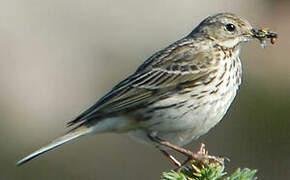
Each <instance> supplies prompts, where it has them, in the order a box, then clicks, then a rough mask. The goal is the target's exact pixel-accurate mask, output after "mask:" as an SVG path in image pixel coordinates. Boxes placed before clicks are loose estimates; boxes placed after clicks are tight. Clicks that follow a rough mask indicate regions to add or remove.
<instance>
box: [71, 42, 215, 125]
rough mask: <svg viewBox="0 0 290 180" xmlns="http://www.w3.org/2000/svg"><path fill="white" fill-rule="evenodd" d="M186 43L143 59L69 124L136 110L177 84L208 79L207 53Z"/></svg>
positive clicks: (175, 44) (173, 45)
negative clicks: (129, 73)
mask: <svg viewBox="0 0 290 180" xmlns="http://www.w3.org/2000/svg"><path fill="white" fill-rule="evenodd" d="M185 40H186V39H182V40H181V41H177V42H176V43H174V44H172V45H171V46H169V47H167V48H166V49H164V50H162V51H160V52H158V53H156V54H155V55H153V56H152V57H151V58H149V59H148V60H146V61H145V62H144V63H143V64H142V65H141V66H140V67H139V68H138V69H137V71H136V72H135V73H134V74H132V75H131V76H129V77H128V78H127V79H125V80H124V81H122V82H120V83H119V84H118V85H117V86H115V87H114V88H113V89H112V90H111V91H110V92H109V93H108V94H107V95H105V96H104V97H103V98H101V99H100V100H99V101H98V102H97V103H96V104H94V105H93V106H92V107H90V108H89V109H88V110H86V111H85V112H83V113H82V114H81V115H79V116H78V117H77V118H76V119H74V120H73V121H71V122H69V123H68V125H69V126H70V125H75V124H76V123H79V122H84V121H86V120H90V119H98V118H101V117H103V116H108V115H110V114H116V113H119V112H123V111H128V110H130V109H136V108H138V107H140V106H141V105H144V104H147V103H150V102H152V101H154V100H156V97H159V96H160V95H164V94H165V93H167V92H170V91H172V90H173V89H175V88H177V87H178V86H179V85H182V84H185V83H187V84H188V83H190V82H196V81H198V80H199V79H201V78H202V77H204V76H207V75H208V74H209V72H211V71H212V70H213V69H210V68H208V67H209V66H208V65H209V62H210V60H211V57H210V56H209V54H210V53H203V52H197V51H195V49H194V47H192V43H190V42H188V41H185ZM183 41H185V42H188V43H183ZM153 94H154V95H153Z"/></svg>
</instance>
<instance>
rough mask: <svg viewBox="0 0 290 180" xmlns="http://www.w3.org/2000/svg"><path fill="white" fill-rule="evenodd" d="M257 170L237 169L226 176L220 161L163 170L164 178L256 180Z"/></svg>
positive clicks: (182, 179) (166, 179)
mask: <svg viewBox="0 0 290 180" xmlns="http://www.w3.org/2000/svg"><path fill="white" fill-rule="evenodd" d="M256 172H257V170H250V169H248V168H245V169H242V170H241V169H240V168H239V169H237V170H236V171H235V172H234V173H233V174H231V175H230V176H228V177H226V175H227V173H226V172H224V165H223V164H221V163H218V162H211V163H196V162H192V163H191V164H190V165H188V166H186V167H183V168H181V169H180V170H179V171H173V170H171V171H170V172H163V174H162V180H254V179H256V177H255V174H256Z"/></svg>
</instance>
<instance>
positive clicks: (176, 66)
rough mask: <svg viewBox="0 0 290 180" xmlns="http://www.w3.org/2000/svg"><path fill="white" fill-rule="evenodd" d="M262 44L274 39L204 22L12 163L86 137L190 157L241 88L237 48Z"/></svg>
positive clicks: (236, 24) (238, 22)
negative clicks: (191, 146) (122, 136)
mask: <svg viewBox="0 0 290 180" xmlns="http://www.w3.org/2000/svg"><path fill="white" fill-rule="evenodd" d="M267 38H269V39H271V42H272V41H273V42H275V41H274V40H275V39H276V38H277V34H276V33H274V32H271V31H269V30H265V29H256V28H254V27H252V25H251V24H250V23H249V22H248V21H247V20H246V19H244V18H242V17H240V16H238V15H236V14H233V13H218V14H215V15H212V16H208V17H207V18H205V19H204V20H203V21H202V22H201V23H200V24H199V25H198V26H197V27H196V28H194V29H193V31H191V32H190V33H189V34H188V35H186V36H185V37H183V38H181V39H180V40H177V41H176V42H174V43H172V44H171V45H169V46H167V47H165V48H164V49H162V50H160V51H158V52H156V53H155V54H153V55H152V56H151V57H149V58H148V59H147V60H145V61H144V62H143V63H142V64H141V65H140V66H139V67H138V68H137V69H136V71H135V72H134V73H132V74H131V75H129V76H128V77H127V78H126V79H124V80H123V81H121V82H120V83H118V84H117V85H116V86H114V87H113V88H112V89H111V90H110V91H109V92H108V93H107V94H106V95H105V96H103V97H102V98H100V99H99V100H98V101H97V102H96V103H95V104H93V105H92V106H91V107H90V108H88V109H87V110H86V111H84V112H83V113H81V114H80V115H79V116H77V117H76V118H75V119H73V120H71V121H70V122H68V124H67V125H68V126H69V127H71V129H70V130H69V131H68V132H67V133H66V134H64V135H63V136H61V137H59V138H57V139H56V140H54V141H52V142H51V143H49V144H48V145H46V146H44V147H42V148H40V149H39V150H37V151H35V152H33V153H32V154H30V155H28V156H26V157H25V158H23V159H22V160H20V161H18V162H17V165H22V164H24V163H26V162H28V161H30V160H32V159H34V158H35V157H37V156H39V155H41V154H43V153H45V152H47V151H50V150H52V149H54V148H56V147H58V146H60V145H63V144H65V143H67V142H70V141H72V140H75V139H77V138H79V137H82V136H85V135H89V134H100V133H126V134H128V135H129V136H131V137H133V138H134V139H137V140H139V141H141V142H144V143H147V144H151V145H153V146H154V147H156V148H157V149H159V150H160V151H161V152H162V153H163V154H164V155H166V156H167V157H168V158H169V159H170V160H171V161H173V163H174V164H175V165H177V166H180V165H181V163H180V162H178V161H177V160H176V159H174V157H173V156H172V155H171V154H170V153H169V150H170V149H171V150H172V149H173V150H176V151H177V152H180V153H183V154H186V155H190V153H189V151H188V150H186V149H184V148H183V146H184V145H186V144H188V143H190V142H191V141H193V140H196V139H197V138H199V137H200V136H202V135H204V134H206V133H207V132H208V131H209V130H210V129H212V128H213V127H214V126H215V125H216V124H218V123H219V122H220V121H221V120H222V118H223V117H224V116H225V114H226V112H227V111H228V109H229V107H230V105H231V103H232V102H233V100H234V98H235V96H236V94H237V91H238V89H239V86H240V84H241V80H242V64H241V60H240V52H241V47H242V45H243V44H245V42H249V41H251V40H253V39H258V40H260V41H261V43H263V44H264V43H265V40H266V39H267Z"/></svg>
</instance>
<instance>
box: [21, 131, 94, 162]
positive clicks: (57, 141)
mask: <svg viewBox="0 0 290 180" xmlns="http://www.w3.org/2000/svg"><path fill="white" fill-rule="evenodd" d="M91 132H92V129H91V128H89V127H87V126H79V127H78V128H76V129H74V130H72V131H70V132H68V133H67V134H65V135H64V136H61V137H59V138H57V139H55V140H54V141H52V142H51V143H50V144H48V145H46V146H44V147H42V148H40V149H39V150H37V151H35V152H33V153H31V154H30V155H28V156H26V157H25V158H23V159H21V160H20V161H18V162H17V163H16V164H17V165H18V166H20V165H22V164H24V163H26V162H28V161H30V160H32V159H34V158H36V157H37V156H39V155H41V154H43V153H45V152H47V151H50V150H52V149H54V148H57V147H58V146H60V145H62V144H65V143H67V142H70V141H72V140H74V139H76V138H79V137H81V136H84V135H87V134H90V133H91Z"/></svg>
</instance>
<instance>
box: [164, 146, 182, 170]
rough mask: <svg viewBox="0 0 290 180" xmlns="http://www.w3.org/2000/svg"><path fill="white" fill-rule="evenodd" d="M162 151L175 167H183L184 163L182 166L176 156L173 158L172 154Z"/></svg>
mask: <svg viewBox="0 0 290 180" xmlns="http://www.w3.org/2000/svg"><path fill="white" fill-rule="evenodd" d="M160 151H161V152H162V154H164V155H165V156H166V157H167V158H168V159H169V161H170V162H171V163H172V164H173V165H175V166H177V167H181V166H182V164H183V163H182V164H181V163H180V162H179V161H178V160H177V159H176V158H175V157H174V156H172V155H171V154H169V153H168V152H167V151H165V150H161V149H160Z"/></svg>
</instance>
